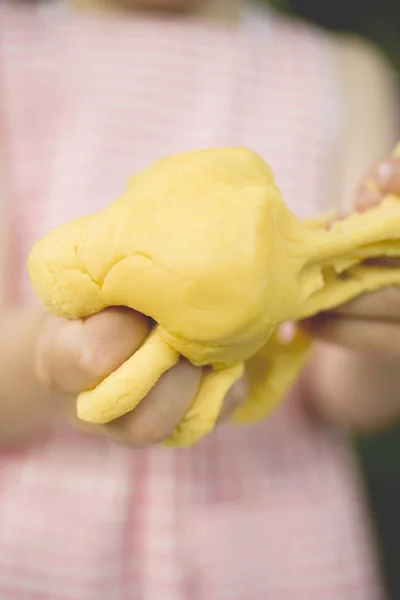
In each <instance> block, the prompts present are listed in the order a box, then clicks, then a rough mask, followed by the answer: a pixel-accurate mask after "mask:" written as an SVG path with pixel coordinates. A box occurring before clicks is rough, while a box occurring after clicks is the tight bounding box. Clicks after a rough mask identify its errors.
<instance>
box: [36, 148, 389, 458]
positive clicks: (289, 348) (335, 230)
mask: <svg viewBox="0 0 400 600" xmlns="http://www.w3.org/2000/svg"><path fill="white" fill-rule="evenodd" d="M326 224H327V220H326V219H323V218H322V219H319V220H318V221H303V222H302V221H300V220H298V219H297V218H296V217H295V216H294V215H293V214H292V213H291V212H290V211H289V210H288V208H287V207H286V205H285V203H284V202H283V200H282V197H281V194H280V192H279V190H278V188H277V187H276V185H275V183H274V179H273V175H272V173H271V170H270V168H269V166H268V165H267V164H266V163H265V162H264V161H263V160H262V159H261V158H260V157H259V156H258V155H256V154H255V153H253V152H251V151H249V150H246V149H243V148H226V149H216V150H215V149H214V150H200V151H196V152H189V153H185V154H179V155H174V156H171V157H168V158H164V159H162V160H159V161H158V162H156V163H155V164H153V165H152V166H150V167H148V168H147V169H145V170H144V171H142V172H141V173H139V174H138V175H136V176H134V177H133V178H132V179H131V180H130V182H129V186H128V189H127V191H126V192H125V194H123V195H122V196H121V197H120V198H119V199H117V200H116V201H115V202H113V203H112V204H111V205H110V206H109V207H108V208H106V209H105V210H103V211H101V212H99V213H97V214H94V215H92V216H88V217H84V218H81V219H78V220H76V221H74V222H72V223H68V224H66V225H63V226H62V227H59V228H57V229H55V230H54V231H52V232H50V233H49V234H48V235H46V236H45V237H44V238H43V239H42V240H40V241H39V242H37V243H36V245H35V246H34V247H33V249H32V251H31V254H30V256H29V260H28V270H29V275H30V279H31V282H32V286H33V288H34V290H35V292H36V294H37V296H38V298H39V299H40V300H41V302H42V303H43V305H44V306H45V307H46V308H47V309H48V310H49V311H51V312H53V313H54V314H56V315H60V316H63V317H67V318H69V319H77V318H85V317H88V316H90V315H92V314H94V313H96V312H99V311H101V310H102V309H104V308H106V307H108V306H113V305H116V306H127V307H130V308H132V309H134V310H136V311H138V312H141V313H143V314H145V315H147V316H149V317H151V318H152V319H153V320H154V321H155V323H156V325H155V327H154V329H153V331H152V333H151V335H150V336H149V337H148V339H147V340H146V341H145V342H144V343H143V345H142V347H141V348H140V349H139V350H138V351H137V352H136V353H135V354H134V355H133V356H132V357H131V358H129V359H128V360H127V361H126V362H125V363H124V364H123V365H122V366H121V367H120V368H119V369H117V370H116V371H115V372H114V373H112V374H111V375H110V376H109V377H107V378H106V379H105V380H104V381H103V382H102V383H100V384H99V385H98V386H97V387H96V388H94V389H92V390H88V391H85V392H83V393H82V394H80V396H79V397H78V400H77V413H78V416H79V417H80V419H82V420H84V421H88V422H91V423H107V422H109V421H111V420H113V419H116V418H118V417H120V416H122V415H123V414H126V413H127V412H129V411H131V410H134V409H135V407H136V406H137V404H138V403H139V402H140V401H141V400H142V399H143V398H144V396H146V394H148V392H149V391H150V389H151V388H152V387H153V386H154V384H155V383H156V382H157V380H158V379H159V378H160V377H161V376H162V374H163V373H165V372H166V371H167V370H168V369H170V368H171V367H173V365H175V364H176V363H177V361H178V360H179V358H180V356H183V357H185V358H187V359H188V360H189V361H190V362H191V363H193V364H194V365H197V366H203V365H209V366H210V367H212V368H211V369H210V368H209V369H205V370H204V374H203V378H202V382H201V384H200V387H199V389H198V393H197V397H196V398H195V400H194V402H193V405H192V407H191V409H190V410H189V412H188V413H187V415H186V417H185V418H184V419H183V421H182V422H181V423H180V424H179V426H178V427H177V429H176V430H175V432H174V433H173V435H172V436H171V438H170V440H168V443H169V444H171V445H180V446H186V445H190V444H193V443H194V442H196V441H197V440H198V439H200V438H201V437H202V436H203V435H205V434H206V433H208V432H209V431H211V430H212V429H213V427H214V425H215V422H216V420H217V417H218V414H219V411H220V409H221V405H222V403H223V400H224V397H225V395H226V393H227V391H228V390H229V389H230V387H231V386H232V385H233V383H234V382H235V381H236V380H238V379H239V378H240V377H241V376H242V375H243V372H244V371H246V374H247V376H248V381H249V389H250V391H249V396H248V399H247V401H246V402H245V404H243V405H242V406H241V408H240V409H239V410H238V411H237V412H236V414H235V417H234V420H235V421H236V422H238V423H243V422H244V423H250V422H252V421H255V420H258V419H262V418H264V417H265V416H266V415H267V414H268V413H269V411H270V410H271V409H272V407H274V406H275V405H276V404H277V402H278V401H279V400H280V399H281V398H282V396H283V394H284V393H285V391H286V390H287V388H288V387H289V386H290V385H291V384H292V382H293V381H294V379H295V378H296V376H297V375H298V372H299V370H300V369H301V367H302V365H303V363H304V361H305V359H306V357H307V351H308V349H309V346H310V340H308V339H307V338H306V336H305V335H304V334H301V333H297V335H296V336H295V338H294V339H293V341H292V342H291V343H289V344H283V343H281V342H280V341H279V337H278V336H277V326H278V325H279V324H281V323H283V322H286V321H297V320H300V319H303V318H305V317H309V316H311V315H314V314H316V313H318V312H320V311H324V310H327V309H330V308H333V307H335V306H337V305H339V304H342V303H344V302H347V301H348V300H350V299H351V298H354V297H355V296H357V295H359V294H361V293H363V292H366V291H373V290H376V289H378V288H381V287H383V286H388V285H392V284H400V269H394V268H390V267H387V268H386V267H383V266H377V265H373V264H368V263H367V264H365V263H364V261H365V260H366V259H371V258H376V257H381V256H400V200H399V198H397V197H394V196H388V197H387V198H385V200H384V201H383V202H382V204H381V205H380V206H379V207H377V208H374V209H372V210H370V211H368V212H366V213H363V214H354V215H352V216H351V217H349V218H348V219H346V220H344V221H338V222H336V223H335V224H334V225H333V226H332V227H331V228H329V230H328V229H327V227H326Z"/></svg>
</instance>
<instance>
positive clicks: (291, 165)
mask: <svg viewBox="0 0 400 600" xmlns="http://www.w3.org/2000/svg"><path fill="white" fill-rule="evenodd" d="M250 13H251V11H250ZM0 17H1V24H0V83H1V93H2V98H1V121H2V125H3V124H4V127H3V126H2V127H1V131H4V132H5V138H4V139H2V144H3V150H4V157H5V163H4V164H5V165H6V169H5V170H4V171H5V172H4V177H5V187H6V190H7V193H8V200H9V202H8V215H7V216H8V219H9V225H10V227H11V232H12V235H10V236H9V244H8V248H7V251H8V257H9V264H10V272H9V274H10V282H11V279H12V282H11V283H12V292H13V294H14V295H15V297H16V298H18V300H19V301H21V302H25V301H27V300H29V301H31V300H32V297H31V292H30V289H29V284H28V281H27V278H26V274H25V269H24V261H25V258H26V254H27V252H28V250H29V247H30V246H31V244H32V243H33V241H34V240H35V239H37V238H38V237H39V236H40V235H41V234H43V233H44V232H46V231H47V230H48V229H49V228H51V227H53V226H55V225H57V224H58V223H61V222H64V221H66V220H69V219H72V218H74V217H76V216H78V215H81V214H84V213H87V212H91V211H94V210H97V209H99V208H101V207H103V206H105V205H106V204H107V203H108V202H110V201H111V200H112V199H113V198H115V197H116V196H117V195H118V194H119V193H120V192H121V191H123V189H124V186H125V182H126V180H127V178H128V177H129V176H130V175H131V174H132V173H134V172H135V171H137V170H138V169H140V168H141V167H143V166H145V165H146V164H148V163H149V162H151V161H152V160H154V159H156V158H158V157H160V156H162V155H165V154H168V153H172V152H178V151H182V150H190V149H195V148H199V147H210V146H213V147H216V146H229V145H245V146H248V147H250V148H252V149H253V150H256V151H257V152H259V153H260V154H261V155H263V156H264V157H265V158H266V159H267V160H268V162H270V164H271V165H272V167H273V169H274V172H275V174H276V178H277V181H278V184H279V185H280V186H281V188H282V191H283V194H284V197H285V199H286V201H287V202H288V203H289V205H290V206H291V207H292V208H293V210H294V211H295V212H297V213H298V214H300V215H302V216H310V215H312V214H314V213H316V212H318V211H320V210H325V209H326V208H328V207H327V206H324V205H323V196H324V193H323V192H324V189H326V188H327V186H329V180H328V174H329V173H330V172H332V162H333V156H334V152H335V150H336V139H335V134H334V129H335V109H334V105H335V102H334V100H333V96H334V95H335V85H332V77H334V68H333V48H332V44H331V42H330V41H329V39H327V38H325V37H323V36H322V35H320V34H316V33H315V32H311V31H309V30H308V29H306V28H304V27H302V26H297V25H287V23H286V22H284V21H281V20H280V19H278V18H276V17H273V16H271V15H269V16H268V17H267V16H266V15H265V14H264V12H263V11H261V12H258V11H255V12H254V14H253V13H251V17H252V18H250V20H249V22H248V23H247V25H246V27H248V29H247V30H246V29H245V28H244V29H239V30H238V31H236V32H230V31H228V30H221V29H220V28H217V27H214V28H212V27H205V26H203V25H202V26H198V25H195V24H186V25H185V24H183V23H180V22H177V21H175V20H167V21H162V20H160V21H158V22H157V21H153V20H145V19H140V20H139V19H132V20H131V21H126V22H124V23H122V22H120V21H119V20H112V21H110V20H108V21H107V22H106V21H105V20H103V19H101V18H99V19H91V18H89V17H84V18H77V17H68V18H66V19H64V20H61V19H58V18H57V15H56V14H55V13H52V11H49V12H40V11H38V10H36V9H34V10H32V9H20V10H15V9H10V8H9V7H8V6H7V5H5V6H3V7H2V8H0ZM11 276H12V277H11ZM300 404H301V397H300V392H299V390H294V391H293V392H292V394H291V395H290V398H288V399H287V400H286V402H285V403H284V405H283V406H282V407H281V409H279V410H278V411H276V413H275V414H274V415H273V416H272V417H271V418H270V419H269V420H268V421H267V422H265V423H263V424H260V425H259V426H257V427H252V428H243V429H233V428H230V427H224V428H222V429H221V430H219V431H218V432H216V433H215V434H214V435H212V436H210V438H209V439H206V440H205V441H203V442H202V443H201V444H199V445H198V446H196V447H195V448H193V449H190V450H188V451H175V450H168V449H162V448H151V449H149V450H145V451H132V450H129V449H125V448H120V447H116V446H114V445H112V444H110V443H108V442H104V441H101V440H97V439H95V440H93V439H91V438H84V437H82V436H80V435H78V434H75V433H74V432H72V431H61V432H59V433H58V434H57V435H54V436H52V437H50V438H49V439H48V440H46V441H45V442H44V443H43V445H41V446H40V447H38V448H36V449H33V450H30V451H26V452H14V453H8V454H6V453H3V456H2V458H1V463H0V464H1V466H0V595H1V597H2V598H8V597H10V598H11V597H20V598H40V599H41V600H45V599H50V598H51V599H55V598H74V599H78V598H82V599H83V600H91V599H92V598H93V599H96V600H101V599H102V598H104V599H105V600H108V599H112V600H125V599H126V600H128V599H131V598H132V599H133V598H137V599H138V600H156V599H157V600H158V599H162V600H164V599H165V600H166V599H169V598H171V599H172V600H181V599H182V600H186V599H188V600H189V599H190V600H197V599H198V600H203V599H207V600H214V599H215V600H219V599H221V600H222V599H224V600H225V599H230V600H247V599H248V598H251V599H252V600H258V599H267V600H278V599H284V600H322V599H325V600H337V599H338V598H340V599H341V600H346V599H348V600H358V599H360V600H378V598H379V597H380V596H379V592H378V590H377V589H376V587H375V585H376V581H375V575H376V574H375V569H374V567H373V566H372V563H371V560H372V559H371V556H370V553H369V550H366V548H368V534H367V533H366V531H365V530H366V529H367V527H365V522H364V518H365V515H364V513H363V507H362V502H361V503H360V498H359V497H358V491H357V490H356V489H355V488H356V486H355V484H354V482H353V475H354V474H353V467H352V464H351V461H350V460H349V458H348V456H347V451H346V449H345V447H344V445H343V443H342V440H341V439H340V438H338V437H337V436H335V435H332V434H329V433H327V432H326V431H323V430H320V429H319V428H318V427H316V426H314V425H312V424H311V423H309V422H308V421H307V418H306V417H305V416H303V415H302V414H301V410H300V409H299V406H300ZM13 594H14V595H13ZM18 594H19V595H18Z"/></svg>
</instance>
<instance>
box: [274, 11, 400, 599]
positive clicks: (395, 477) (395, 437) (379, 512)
mask: <svg viewBox="0 0 400 600" xmlns="http://www.w3.org/2000/svg"><path fill="white" fill-rule="evenodd" d="M265 1H266V0H265ZM269 3H270V4H271V5H272V6H274V7H275V8H277V9H279V10H282V11H283V12H285V13H288V14H294V15H298V16H300V17H302V18H305V19H308V20H310V21H312V22H314V23H317V24H318V25H321V26H323V27H325V28H327V29H330V30H333V31H345V32H352V33H357V34H359V35H362V36H364V37H366V38H368V39H370V40H371V41H373V42H375V43H376V44H378V45H379V46H380V47H381V48H382V50H383V51H384V52H385V53H386V55H387V57H388V58H389V60H390V61H391V62H392V64H393V65H394V66H395V68H396V69H397V71H398V73H399V75H400V0H364V1H363V2H361V1H359V0H269ZM399 84H400V81H399ZM399 111H400V97H399ZM399 395H400V390H399ZM356 446H357V449H358V453H359V456H360V460H361V464H362V467H363V472H364V476H365V480H366V483H367V486H368V490H369V496H370V505H371V510H372V513H373V515H374V519H375V523H376V528H377V533H378V539H379V543H380V549H381V556H382V562H383V568H384V572H385V574H386V580H387V583H388V592H389V599H390V600H400V428H393V429H392V430H390V431H385V432H383V433H381V434H379V435H376V436H373V437H369V438H363V439H358V440H356ZM338 600H341V599H340V598H338Z"/></svg>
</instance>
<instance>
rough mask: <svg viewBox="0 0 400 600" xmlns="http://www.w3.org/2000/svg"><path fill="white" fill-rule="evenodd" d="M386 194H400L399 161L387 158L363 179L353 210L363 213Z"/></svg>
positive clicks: (370, 170)
mask: <svg viewBox="0 0 400 600" xmlns="http://www.w3.org/2000/svg"><path fill="white" fill-rule="evenodd" d="M386 194H400V159H398V158H389V159H387V160H384V161H381V162H378V163H375V165H373V166H372V167H371V169H369V171H368V172H367V175H366V176H365V178H364V179H363V181H362V183H361V185H360V187H359V189H358V192H357V197H356V202H355V209H356V210H357V211H358V212H364V211H366V210H369V209H370V208H373V207H374V206H377V205H378V204H379V203H380V202H381V200H382V199H383V197H384V196H385V195H386Z"/></svg>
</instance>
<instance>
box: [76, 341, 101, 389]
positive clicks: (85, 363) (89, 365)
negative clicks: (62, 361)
mask: <svg viewBox="0 0 400 600" xmlns="http://www.w3.org/2000/svg"><path fill="white" fill-rule="evenodd" d="M68 354H69V356H68V359H69V363H70V365H71V366H72V368H73V369H74V371H75V372H76V373H77V376H78V377H79V379H81V380H82V381H85V382H88V383H92V382H94V381H96V380H98V379H99V378H101V377H102V376H105V375H107V372H106V360H105V359H106V355H105V352H104V348H103V346H102V345H101V344H100V343H99V342H98V341H97V340H94V339H87V340H84V341H81V342H80V343H76V344H74V345H73V346H72V347H71V348H69V352H68Z"/></svg>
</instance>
